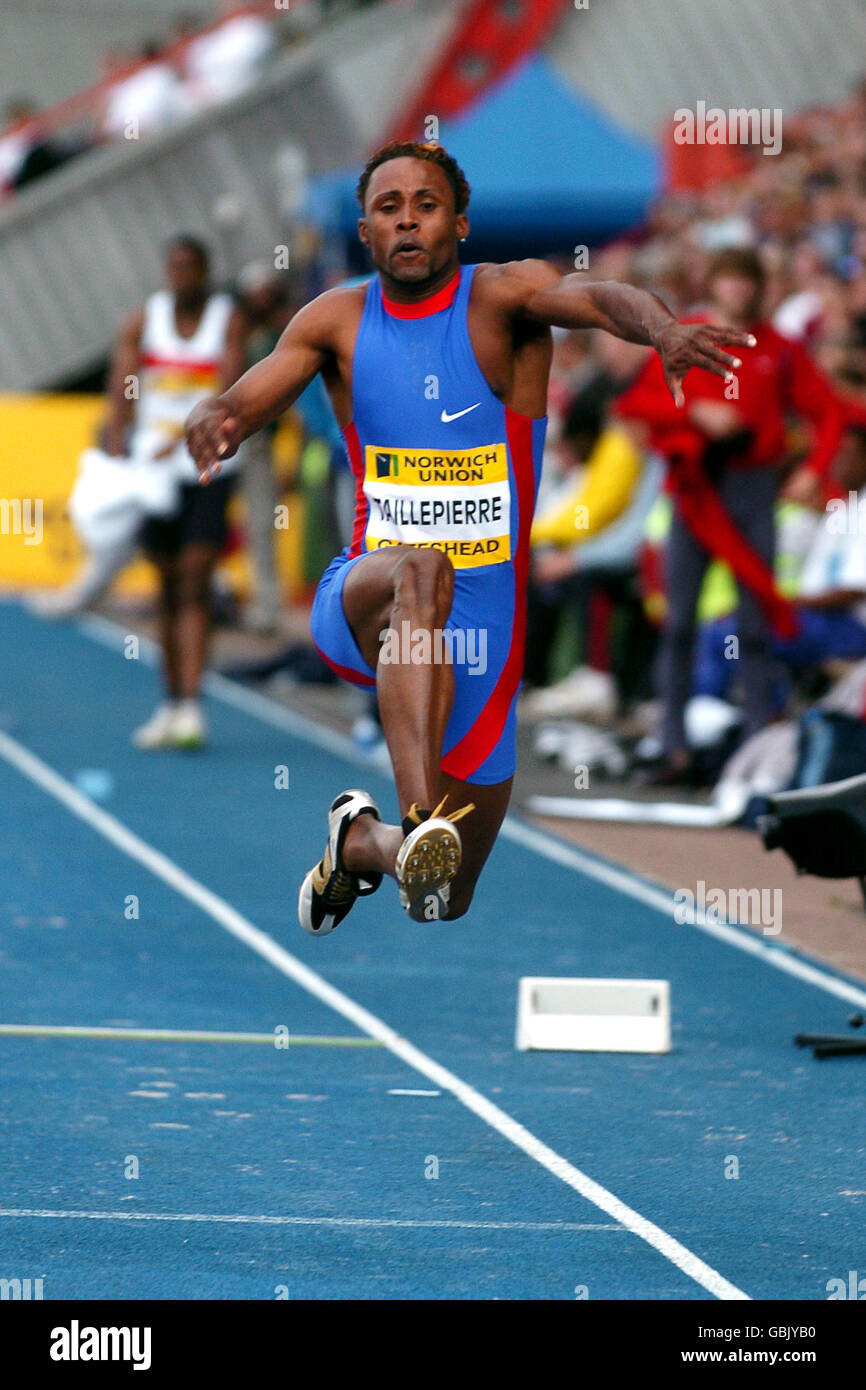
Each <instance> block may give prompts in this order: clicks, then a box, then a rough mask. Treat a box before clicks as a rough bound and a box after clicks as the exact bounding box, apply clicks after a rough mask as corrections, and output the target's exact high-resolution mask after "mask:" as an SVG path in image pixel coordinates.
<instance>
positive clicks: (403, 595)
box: [393, 549, 454, 623]
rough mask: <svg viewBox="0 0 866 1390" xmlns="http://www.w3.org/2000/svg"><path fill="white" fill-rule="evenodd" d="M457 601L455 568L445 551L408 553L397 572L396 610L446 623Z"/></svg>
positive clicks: (410, 551) (394, 607) (395, 584)
mask: <svg viewBox="0 0 866 1390" xmlns="http://www.w3.org/2000/svg"><path fill="white" fill-rule="evenodd" d="M453 599H454V566H453V565H452V564H451V561H450V560H449V559H448V556H447V555H444V554H443V553H442V551H441V550H432V549H431V550H407V551H406V554H405V555H403V556H401V558H400V563H399V564H398V565H397V567H396V569H395V571H394V600H393V609H396V610H398V611H400V610H407V609H411V610H412V611H413V612H415V613H416V614H419V615H423V616H424V617H429V618H430V619H431V620H434V621H436V622H440V623H444V622H445V620H446V619H447V617H448V615H449V613H450V612H451V604H452V602H453Z"/></svg>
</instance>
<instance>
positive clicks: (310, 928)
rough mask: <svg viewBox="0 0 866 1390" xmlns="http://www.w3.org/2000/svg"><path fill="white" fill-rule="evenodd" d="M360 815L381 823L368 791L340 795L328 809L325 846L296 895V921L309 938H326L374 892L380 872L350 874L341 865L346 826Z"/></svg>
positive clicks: (380, 877) (346, 832) (355, 789)
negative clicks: (356, 905)
mask: <svg viewBox="0 0 866 1390" xmlns="http://www.w3.org/2000/svg"><path fill="white" fill-rule="evenodd" d="M359 816H372V817H373V819H374V820H381V819H382V817H381V815H380V813H379V807H378V806H377V805H376V803H375V801H374V800H373V798H372V796H370V794H369V793H368V792H364V791H360V790H359V789H358V788H357V787H355V788H353V789H352V790H351V791H347V792H340V795H339V796H336V797H335V798H334V800H333V801H332V802H331V805H330V808H329V810H328V843H327V845H326V846H325V853H324V854H323V855H322V858H321V859H320V861H319V863H318V864H317V865H316V866H315V868H313V869H311V870H310V872H309V873H308V874H307V876H306V878H305V879H304V881H303V883H302V884H301V891H300V893H299V894H298V921H299V922H300V924H301V926H302V927H303V929H304V931H306V932H309V933H310V936H327V935H328V933H329V932H332V931H333V930H334V928H335V927H338V926H339V925H340V923H341V922H342V920H343V918H344V917H345V916H346V914H347V912H350V911H351V909H352V908H353V907H354V905H355V903H356V901H357V899H358V898H365V897H368V896H369V894H370V893H375V892H376V889H377V888H378V887H379V885H380V883H381V882H382V875H381V873H379V872H378V871H377V872H372V871H370V870H367V869H365V870H364V871H363V872H362V873H352V872H350V870H348V869H347V868H346V867H345V865H344V864H343V845H344V844H345V842H346V836H347V834H348V833H349V826H350V825H351V824H352V822H353V821H356V820H357V819H358V817H359Z"/></svg>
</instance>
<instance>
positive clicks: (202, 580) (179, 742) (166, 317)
mask: <svg viewBox="0 0 866 1390" xmlns="http://www.w3.org/2000/svg"><path fill="white" fill-rule="evenodd" d="M209 269H210V266H209V256H208V251H207V248H206V246H205V245H204V244H203V243H202V242H200V241H198V240H197V239H196V238H195V237H191V236H185V235H184V236H177V237H174V238H173V239H172V240H171V241H170V242H169V244H168V245H167V247H166V253H165V277H166V285H167V288H166V289H163V290H158V291H157V292H156V293H155V294H152V295H151V296H150V297H149V298H148V299H147V301H146V302H145V304H144V306H143V307H142V308H141V309H139V310H137V311H136V312H135V313H134V314H132V315H131V316H130V318H129V319H128V320H127V322H126V323H125V324H124V326H123V329H122V331H121V334H120V337H119V340H118V343H117V347H116V349H115V352H114V356H113V359H112V364H111V375H110V382H109V396H110V401H111V410H110V415H109V419H108V423H107V425H106V428H105V434H104V443H105V448H106V450H107V452H108V453H110V454H124V453H129V454H132V455H136V456H139V457H141V456H146V457H150V458H154V459H159V460H160V461H161V462H162V463H164V465H165V466H166V467H167V468H171V469H172V471H173V472H174V474H175V476H176V477H177V478H178V479H179V481H180V489H179V501H178V507H177V510H176V511H175V513H174V514H173V515H172V516H170V517H167V518H162V517H151V518H150V519H149V520H148V521H147V522H146V523H145V526H144V528H143V531H142V534H141V543H142V545H143V547H144V550H145V552H146V553H147V555H148V557H149V559H151V560H152V561H153V563H154V564H155V565H156V567H157V569H158V571H159V578H160V598H159V617H160V637H161V641H162V649H163V675H164V681H165V692H166V694H165V700H164V701H163V703H162V704H161V705H160V706H159V708H158V709H157V710H156V712H155V713H154V715H153V716H152V718H151V719H149V720H148V722H147V723H146V724H144V725H143V726H142V727H141V728H140V729H138V730H136V732H135V734H134V735H133V741H134V742H135V744H136V745H137V747H139V748H169V747H194V746H197V745H199V744H201V743H203V742H204V740H205V737H206V730H205V725H204V720H203V718H202V713H201V708H200V705H199V702H198V695H199V686H200V684H201V677H202V672H203V670H204V665H205V660H206V657H207V647H208V637H209V633H210V583H211V575H212V573H213V567H214V564H215V563H216V560H217V558H218V556H219V554H220V551H221V550H222V549H223V546H224V545H225V541H226V508H227V506H228V501H229V497H230V494H231V489H232V484H233V481H234V479H233V476H232V472H231V470H230V471H229V473H227V474H224V475H223V476H222V477H221V478H220V480H219V484H220V485H219V486H218V487H216V488H214V487H209V488H203V487H202V486H201V485H200V483H199V481H198V470H197V468H196V466H195V464H194V463H193V460H192V458H191V457H190V454H189V453H188V451H187V448H186V445H185V444H184V442H183V425H184V420H185V419H186V417H187V415H188V414H189V412H190V410H191V409H192V408H193V406H194V405H195V404H196V403H197V402H198V401H200V400H202V399H203V398H204V397H205V396H210V395H213V394H214V392H216V391H220V390H225V389H226V388H227V387H228V386H230V385H231V384H232V383H233V382H234V381H236V380H237V378H238V377H239V376H240V374H241V371H242V370H243V366H244V356H243V352H244V336H245V323H244V318H243V315H242V314H241V312H240V310H239V309H237V308H236V307H235V304H234V301H233V299H232V298H231V296H230V295H227V294H214V293H211V290H210V288H209V284H208V277H209ZM131 382H137V383H138V399H137V400H136V399H135V392H134V391H133V390H130V383H131ZM130 431H131V434H130Z"/></svg>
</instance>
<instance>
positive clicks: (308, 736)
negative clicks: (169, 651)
mask: <svg viewBox="0 0 866 1390" xmlns="http://www.w3.org/2000/svg"><path fill="white" fill-rule="evenodd" d="M77 626H78V627H79V629H80V630H81V631H82V632H83V633H85V634H86V635H87V636H88V637H91V638H93V640H94V641H97V642H100V643H101V644H102V645H103V646H105V647H109V648H110V649H111V650H112V651H121V650H122V648H123V641H124V638H125V636H126V634H125V633H124V632H123V629H122V628H120V627H118V625H117V624H116V623H113V622H111V621H109V619H107V618H102V617H99V616H97V615H95V614H89V615H88V616H87V617H86V618H81V619H80V620H79V622H78V624H77ZM139 641H140V647H139V649H140V651H141V652H142V654H143V655H144V657H145V660H147V661H148V662H149V663H150V664H151V665H153V664H155V662H156V658H157V648H156V646H155V644H154V643H153V642H151V641H150V639H149V638H140V639H139ZM204 686H205V689H206V690H207V691H208V693H209V694H210V695H213V696H214V697H215V698H216V699H218V700H222V702H223V704H227V705H232V706H233V707H234V708H235V709H238V710H241V711H242V713H244V714H248V715H251V716H252V718H254V719H259V720H261V721H262V723H264V724H270V725H271V727H272V728H275V729H282V730H283V732H284V733H289V734H293V735H294V736H295V737H296V738H301V739H303V740H304V741H305V742H306V743H311V744H313V745H314V746H315V747H317V748H324V749H325V750H326V751H327V752H328V753H332V754H336V755H337V756H339V757H341V758H345V759H346V761H347V762H351V763H354V764H355V765H356V766H360V767H367V768H372V769H374V770H375V771H378V772H381V771H382V767H381V765H380V764H379V763H378V762H377V761H376V759H375V758H369V757H367V756H366V755H365V754H364V753H362V752H361V751H360V749H358V748H356V746H355V744H354V743H353V742H352V740H351V738H349V737H348V735H347V734H343V733H340V731H339V730H336V729H325V728H322V727H320V726H319V725H317V724H315V723H314V722H313V720H312V719H308V718H307V717H306V716H305V715H303V714H298V713H296V712H295V711H294V710H290V709H286V707H285V706H284V705H278V704H276V703H275V702H274V701H273V700H269V699H267V698H266V697H265V696H264V695H259V694H257V693H256V691H254V690H248V689H247V688H246V687H245V686H242V685H238V684H236V683H235V682H234V681H230V680H226V679H225V677H224V676H220V675H217V674H216V673H215V672H211V673H210V674H209V675H207V676H206V677H205V681H204ZM499 833H500V835H502V836H503V837H504V838H505V839H507V840H512V841H514V843H515V844H519V845H523V846H524V847H525V848H526V849H531V850H534V851H535V853H536V854H540V855H541V856H542V857H543V858H545V859H550V860H552V861H553V862H554V863H556V864H561V865H563V867H564V868H567V869H576V870H577V872H578V873H581V874H585V875H586V877H587V878H593V879H595V880H596V882H597V883H603V884H605V885H606V887H608V888H612V889H614V891H615V892H617V893H623V894H624V895H625V896H626V897H629V898H634V899H635V901H637V902H640V903H644V904H645V906H646V907H651V908H653V909H654V910H655V911H656V912H660V913H661V914H662V916H664V917H667V918H668V919H669V920H670V921H672V919H673V915H674V910H675V904H674V900H673V895H672V894H671V893H670V892H668V891H667V890H666V889H664V888H656V887H655V886H654V885H653V884H651V883H648V882H647V881H646V880H644V879H642V878H639V877H638V876H637V875H636V874H633V873H631V872H630V871H629V870H628V869H620V868H617V867H616V866H615V865H613V864H607V863H605V862H604V860H602V859H594V858H593V857H592V855H590V854H586V853H585V852H584V851H583V850H580V849H578V848H577V847H576V846H575V845H569V844H566V843H565V842H564V841H563V840H558V839H556V838H555V837H554V836H552V835H547V834H546V833H544V832H543V831H541V830H536V829H535V827H534V826H531V825H528V824H527V823H526V822H525V821H522V820H520V819H517V818H515V817H514V816H513V815H508V816H506V817H505V820H504V822H503V824H502V829H501V830H500V832H499ZM682 925H683V926H687V927H696V928H697V929H698V931H702V932H705V933H706V934H707V935H708V936H712V937H715V939H716V940H717V941H723V942H724V943H725V944H726V945H728V946H734V947H736V949H737V950H738V951H744V952H745V953H746V955H750V956H754V957H755V958H756V959H758V960H760V961H763V963H764V965H769V966H772V967H773V969H774V970H781V971H783V972H784V973H785V974H786V975H792V976H793V977H794V978H795V979H797V980H802V981H803V983H804V984H808V985H814V986H815V988H816V989H822V990H824V992H825V993H826V994H832V995H835V996H836V998H837V999H844V1000H845V1001H846V1002H847V1003H849V1004H857V1005H859V1007H860V1008H866V989H863V988H859V987H858V986H857V985H855V984H852V983H851V982H850V981H848V980H844V979H841V978H839V977H838V976H836V975H833V974H831V973H830V972H829V971H826V970H823V969H822V968H821V967H820V966H819V965H813V964H812V963H811V962H810V961H808V960H804V959H803V958H802V956H798V955H796V954H794V953H793V952H792V951H791V949H790V948H789V947H787V946H785V945H773V944H772V943H770V942H768V941H764V940H762V939H761V937H759V936H757V935H755V934H754V933H753V932H751V931H748V930H746V929H745V928H743V927H740V926H738V925H736V924H735V923H730V922H727V921H716V920H715V918H713V917H708V916H707V914H706V912H705V911H704V910H703V909H701V911H699V912H697V913H696V914H695V918H694V921H690V922H687V923H683V924H682Z"/></svg>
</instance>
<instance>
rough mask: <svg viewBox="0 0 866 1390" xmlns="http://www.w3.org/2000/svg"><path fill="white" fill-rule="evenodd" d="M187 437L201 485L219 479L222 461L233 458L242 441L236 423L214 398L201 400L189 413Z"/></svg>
mask: <svg viewBox="0 0 866 1390" xmlns="http://www.w3.org/2000/svg"><path fill="white" fill-rule="evenodd" d="M184 435H185V438H186V447H187V448H188V449H189V451H190V453H191V454H192V457H193V460H194V462H195V465H196V467H197V468H198V473H199V482H201V483H209V482H210V480H211V478H215V477H216V475H217V474H218V473H219V471H220V465H221V462H222V460H223V459H227V458H231V456H232V454H234V453H236V452H237V448H238V445H239V444H240V442H241V439H240V429H239V427H238V422H237V420H235V419H234V418H233V416H231V415H230V414H229V412H228V410H227V409H226V407H225V406H224V405H221V404H220V402H219V401H218V400H216V399H213V398H211V399H210V400H203V401H199V403H198V405H197V406H196V407H195V408H194V410H192V411H191V412H190V414H189V416H188V417H187V422H186V425H185V427H184Z"/></svg>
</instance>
